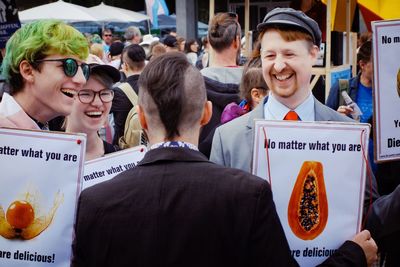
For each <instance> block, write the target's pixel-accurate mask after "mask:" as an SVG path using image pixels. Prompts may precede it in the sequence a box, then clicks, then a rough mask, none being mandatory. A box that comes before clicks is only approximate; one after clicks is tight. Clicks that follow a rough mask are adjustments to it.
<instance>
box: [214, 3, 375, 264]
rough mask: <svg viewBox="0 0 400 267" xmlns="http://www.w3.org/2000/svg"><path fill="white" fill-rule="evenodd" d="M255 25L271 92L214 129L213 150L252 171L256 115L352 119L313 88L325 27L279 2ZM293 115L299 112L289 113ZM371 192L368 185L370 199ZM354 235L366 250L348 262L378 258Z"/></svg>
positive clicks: (366, 239)
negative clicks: (316, 94) (322, 99)
mask: <svg viewBox="0 0 400 267" xmlns="http://www.w3.org/2000/svg"><path fill="white" fill-rule="evenodd" d="M257 30H258V31H259V41H260V42H261V50H260V55H261V61H262V70H263V76H264V79H265V81H266V83H267V85H268V87H269V89H270V92H271V93H270V95H269V96H267V97H266V98H265V99H264V101H263V104H260V105H258V106H257V107H256V108H255V109H254V110H253V111H252V112H249V113H247V114H246V115H243V116H241V117H239V118H237V119H235V120H232V121H230V122H229V123H227V124H224V125H222V126H220V127H218V128H217V129H216V131H215V134H214V138H213V144H212V148H211V155H210V160H211V161H214V162H215V163H218V164H221V165H225V166H228V167H234V168H238V169H242V170H245V171H248V172H250V171H251V164H252V162H251V159H252V155H253V144H252V140H253V134H254V131H253V124H254V119H267V120H284V119H292V120H293V119H296V120H302V121H343V122H346V121H347V122H349V121H352V120H351V119H349V118H347V117H345V116H343V115H341V114H339V113H338V112H336V111H334V110H332V109H330V108H329V107H326V106H325V105H323V104H322V103H320V102H319V101H318V100H317V99H316V98H315V97H314V96H313V95H312V93H311V89H310V79H311V70H312V66H313V64H314V63H315V61H316V58H317V54H318V47H319V44H320V42H321V31H320V29H319V27H318V24H317V23H316V22H315V21H314V20H312V19H311V18H309V17H307V16H306V15H305V14H304V13H303V12H301V11H297V10H294V9H291V8H276V9H274V10H272V11H271V12H269V13H268V14H267V15H266V16H265V18H264V20H263V22H262V23H260V24H259V25H258V26H257ZM291 115H292V116H294V117H295V118H288V117H289V116H291ZM372 178H373V179H371V180H372V186H371V187H372V188H373V190H372V191H373V192H372V197H373V198H376V197H377V196H378V194H377V193H376V192H377V191H376V181H375V177H372ZM367 180H368V179H367ZM368 183H369V181H368V182H367V185H366V188H367V189H369V188H370V185H369V184H368ZM370 198H371V197H370V193H369V191H368V194H366V196H365V201H366V203H369V200H370ZM356 238H357V239H356V243H357V244H358V245H359V246H358V245H356V244H354V242H353V244H352V245H354V248H352V249H351V251H353V252H356V251H358V252H360V251H361V249H360V247H361V248H362V249H363V251H364V253H365V256H364V255H363V254H364V253H361V256H362V257H358V258H357V257H354V256H351V257H348V258H347V259H346V261H347V263H348V266H365V264H366V263H367V262H368V263H369V264H370V263H371V262H372V261H373V260H374V259H375V258H376V244H375V242H374V241H373V240H372V238H370V234H369V232H368V231H363V232H361V233H360V234H358V235H357V236H356ZM359 255H360V254H359ZM358 260H361V261H358Z"/></svg>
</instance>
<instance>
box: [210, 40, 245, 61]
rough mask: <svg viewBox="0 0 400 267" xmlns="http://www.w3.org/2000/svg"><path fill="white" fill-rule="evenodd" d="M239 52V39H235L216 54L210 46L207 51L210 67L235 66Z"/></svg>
mask: <svg viewBox="0 0 400 267" xmlns="http://www.w3.org/2000/svg"><path fill="white" fill-rule="evenodd" d="M238 51H240V38H239V36H237V37H236V40H235V41H234V42H232V43H231V45H230V46H229V47H228V48H227V49H224V50H223V51H221V52H216V51H215V50H214V49H213V48H212V46H211V45H210V47H209V49H208V53H209V57H208V60H209V62H210V64H209V66H210V67H226V66H236V57H237V54H238Z"/></svg>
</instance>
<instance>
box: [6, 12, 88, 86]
mask: <svg viewBox="0 0 400 267" xmlns="http://www.w3.org/2000/svg"><path fill="white" fill-rule="evenodd" d="M54 54H60V55H62V56H77V57H78V58H79V59H81V60H85V59H86V58H87V56H88V54H89V46H88V42H87V40H86V38H85V37H84V36H83V34H82V33H80V32H79V31H78V30H76V29H75V28H73V27H72V26H69V25H67V24H65V23H64V22H62V21H59V20H40V21H36V22H32V23H29V24H26V25H25V26H23V27H22V28H21V29H19V30H17V31H16V32H15V33H14V34H13V35H12V36H11V38H10V39H9V40H8V42H7V45H6V54H5V56H4V59H3V63H2V65H1V72H2V74H3V76H4V78H6V79H7V81H8V82H9V83H10V85H11V88H10V93H11V94H14V93H16V92H18V91H20V90H22V88H23V85H24V82H23V78H22V76H21V74H20V72H19V65H20V63H21V61H23V60H27V61H28V62H29V63H30V64H31V65H32V66H33V67H34V68H38V66H37V64H35V61H36V60H39V59H43V58H45V57H46V56H49V55H54Z"/></svg>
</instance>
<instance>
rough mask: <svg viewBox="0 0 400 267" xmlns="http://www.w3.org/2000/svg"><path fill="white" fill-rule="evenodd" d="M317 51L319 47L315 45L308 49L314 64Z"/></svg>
mask: <svg viewBox="0 0 400 267" xmlns="http://www.w3.org/2000/svg"><path fill="white" fill-rule="evenodd" d="M318 53H319V47H318V46H316V45H313V46H312V48H311V50H310V55H311V61H312V63H313V65H315V63H316V62H317V58H318Z"/></svg>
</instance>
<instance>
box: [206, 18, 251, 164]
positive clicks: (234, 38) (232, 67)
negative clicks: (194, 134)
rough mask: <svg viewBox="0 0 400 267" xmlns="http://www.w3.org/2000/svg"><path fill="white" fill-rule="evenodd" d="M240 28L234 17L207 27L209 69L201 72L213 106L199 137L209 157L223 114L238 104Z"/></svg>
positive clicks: (214, 21)
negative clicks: (209, 118)
mask: <svg viewBox="0 0 400 267" xmlns="http://www.w3.org/2000/svg"><path fill="white" fill-rule="evenodd" d="M240 36H241V27H240V24H239V22H238V16H237V14H235V13H231V12H226V13H218V14H216V15H215V16H214V17H213V18H212V19H211V21H210V23H209V25H208V41H209V42H210V49H209V55H210V56H209V66H208V67H206V68H203V69H202V70H201V71H200V72H201V74H202V75H203V77H204V82H205V84H206V89H207V98H208V99H209V100H210V101H211V102H212V104H213V107H212V108H213V114H212V117H211V120H210V122H209V123H208V124H207V125H205V126H204V128H203V129H202V131H201V133H200V141H199V150H200V151H201V152H202V153H203V154H204V155H206V156H207V157H209V156H210V152H211V143H212V139H213V136H214V132H215V128H216V127H217V126H219V125H220V123H221V115H222V111H223V110H224V108H225V107H226V105H228V104H229V103H231V102H235V103H239V102H240V98H239V84H240V80H241V78H242V74H243V68H242V67H240V66H239V65H238V59H239V56H240Z"/></svg>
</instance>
